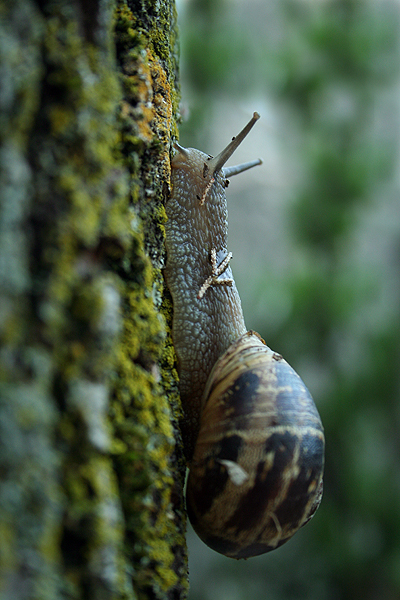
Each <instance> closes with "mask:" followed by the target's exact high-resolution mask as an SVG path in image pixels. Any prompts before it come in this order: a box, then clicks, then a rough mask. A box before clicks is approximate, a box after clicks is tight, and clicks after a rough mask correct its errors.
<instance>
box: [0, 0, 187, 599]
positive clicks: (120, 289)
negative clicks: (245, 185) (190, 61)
mask: <svg viewBox="0 0 400 600" xmlns="http://www.w3.org/2000/svg"><path fill="white" fill-rule="evenodd" d="M1 13H2V14H1V24H0V27H1V31H0V55H1V83H0V107H1V108H0V110H1V134H0V135H1V140H0V141H1V148H0V180H1V181H0V189H1V191H0V194H1V196H0V283H1V288H0V336H1V349H0V473H1V475H0V476H1V486H0V598H1V600H20V599H21V600H22V599H31V598H32V599H37V600H47V599H48V600H58V599H61V598H63V599H66V598H71V599H72V598H73V599H75V598H82V599H83V598H85V599H86V598H87V599H90V600H97V599H101V600H103V599H104V600H106V599H111V598H112V599H120V598H121V599H122V598H123V599H124V600H129V599H133V598H143V599H147V598H152V599H153V598H157V599H159V598H160V599H161V598H163V599H164V598H177V599H181V598H185V597H186V590H187V560H186V547H185V541H184V529H185V517H184V512H183V504H182V483H183V475H184V462H183V458H182V452H181V446H180V437H179V430H178V428H177V418H178V416H179V403H178V394H177V391H176V390H177V386H176V375H175V373H176V372H175V370H174V354H173V350H172V345H171V342H170V338H169V333H168V332H169V321H170V314H171V304H170V301H169V299H168V298H167V297H165V295H164V291H163V289H164V288H163V277H162V267H163V262H164V246H163V239H164V232H163V223H164V221H165V212H164V206H163V205H164V202H165V199H166V196H167V194H168V191H169V175H170V170H169V169H170V167H169V148H170V140H171V136H172V135H173V134H174V133H176V123H175V117H176V114H177V103H178V99H179V98H178V95H179V94H178V83H177V51H176V24H175V9H174V3H173V0H166V1H164V2H159V3H155V2H151V1H150V0H141V1H138V0H116V2H109V1H107V0H75V1H71V0H36V2H35V1H34V0H7V1H5V2H4V3H3V8H2V11H1ZM167 392H168V398H169V402H168V401H167ZM177 440H178V443H176V441H177Z"/></svg>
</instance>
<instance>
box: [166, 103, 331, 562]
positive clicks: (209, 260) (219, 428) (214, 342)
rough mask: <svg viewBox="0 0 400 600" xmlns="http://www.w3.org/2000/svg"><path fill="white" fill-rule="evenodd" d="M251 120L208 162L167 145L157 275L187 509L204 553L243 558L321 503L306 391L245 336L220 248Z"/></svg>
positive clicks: (273, 544) (319, 460) (320, 439)
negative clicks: (161, 278)
mask: <svg viewBox="0 0 400 600" xmlns="http://www.w3.org/2000/svg"><path fill="white" fill-rule="evenodd" d="M258 119H259V115H258V114H257V113H254V115H253V118H252V119H251V120H250V121H249V123H248V124H247V125H246V126H245V127H244V128H243V130H242V131H241V132H240V133H239V134H238V135H237V136H236V137H234V138H233V139H232V141H231V142H230V143H229V144H228V146H227V147H226V148H225V149H224V150H223V151H222V152H221V153H220V154H218V156H216V157H215V158H213V157H212V156H209V155H207V154H204V153H203V152H201V151H199V150H195V149H193V148H183V147H182V146H180V145H179V144H175V145H174V147H175V150H176V154H175V156H174V157H173V159H172V163H171V165H172V195H171V198H170V199H169V200H168V202H167V204H166V212H167V217H168V219H167V223H166V251H167V262H166V268H165V278H166V282H167V285H168V288H169V290H170V292H171V296H172V300H173V305H174V315H173V326H172V335H173V341H174V346H175V350H176V354H177V358H178V370H179V378H180V394H181V400H182V406H183V413H184V418H183V421H182V437H183V442H184V447H185V454H186V458H187V460H188V463H189V476H188V480H187V489H186V503H187V511H188V515H189V518H190V521H191V523H192V525H193V528H194V530H195V531H196V532H197V534H198V535H199V537H200V538H201V539H202V540H203V541H204V542H205V543H206V544H207V545H208V546H210V547H211V548H212V549H214V550H216V551H217V552H220V553H221V554H224V555H226V556H230V557H233V558H248V557H250V556H257V555H259V554H263V553H265V552H268V551H270V550H273V549H274V548H277V547H279V546H281V545H282V544H283V543H285V542H286V541H287V540H288V539H290V538H291V537H292V535H293V534H294V533H295V532H296V531H297V530H298V529H299V528H300V527H302V526H303V525H304V524H305V523H307V522H308V521H309V520H310V519H311V517H312V516H313V514H314V513H315V511H316V510H317V508H318V506H319V504H320V501H321V496H322V485H323V484H322V475H323V467H324V443H325V442H324V433H323V426H322V423H321V420H320V417H319V414H318V411H317V408H316V406H315V404H314V402H313V400H312V397H311V395H310V393H309V391H308V390H307V388H306V386H305V385H304V383H303V382H302V380H301V379H300V377H299V376H298V375H297V374H296V372H295V371H294V370H293V369H292V368H291V367H290V366H289V365H288V363H287V362H286V361H285V360H284V359H283V358H282V357H281V356H280V355H279V354H277V353H275V352H273V351H272V350H270V348H268V346H267V345H266V344H265V342H264V340H263V339H262V338H261V337H260V336H259V335H258V334H257V333H255V332H254V331H247V329H246V326H245V322H244V317H243V312H242V308H241V302H240V297H239V294H238V291H237V288H236V285H235V282H234V279H233V275H232V270H231V267H230V260H231V258H232V255H231V253H230V252H228V249H227V202H226V195H225V188H226V187H227V185H228V181H227V178H228V177H230V176H232V175H236V174H238V173H241V172H243V171H244V170H246V169H249V168H251V167H253V166H256V165H258V164H260V163H261V160H260V159H258V160H254V161H251V162H249V163H245V164H243V165H239V166H237V167H228V168H226V167H224V164H225V163H226V162H227V160H228V159H229V158H230V156H231V155H232V154H233V152H234V151H235V150H236V148H237V147H238V146H239V144H240V143H241V142H242V141H243V139H244V138H245V137H246V136H247V134H248V133H249V131H250V130H251V128H252V127H253V126H254V124H255V123H256V121H257V120H258Z"/></svg>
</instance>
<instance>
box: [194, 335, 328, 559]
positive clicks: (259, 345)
mask: <svg viewBox="0 0 400 600" xmlns="http://www.w3.org/2000/svg"><path fill="white" fill-rule="evenodd" d="M323 467H324V433H323V427H322V423H321V420H320V417H319V414H318V411H317V409H316V407H315V404H314V402H313V400H312V398H311V395H310V393H309V392H308V390H307V388H306V387H305V385H304V383H303V382H302V380H301V379H300V377H299V376H298V375H297V374H296V372H295V371H294V370H293V369H292V368H291V367H290V366H289V365H288V363H287V362H286V361H285V360H284V359H283V358H282V357H281V356H280V355H279V354H276V353H275V352H273V351H272V350H270V349H269V348H268V346H266V345H265V342H264V341H263V340H262V339H261V338H260V336H259V335H258V334H257V333H255V332H252V331H250V332H248V333H246V334H244V335H242V336H241V337H240V338H239V339H238V340H237V341H235V342H234V343H233V344H232V345H231V346H230V347H229V348H228V350H227V351H226V352H225V354H223V355H222V356H221V358H220V359H219V360H218V361H217V363H216V364H215V366H214V368H213V370H212V372H211V374H210V377H209V380H208V383H207V386H206V388H205V390H204V395H203V399H202V414H201V424H200V432H199V435H198V439H197V442H196V446H195V450H194V455H193V460H192V462H191V465H190V473H189V478H188V483H187V495H186V498H187V507H188V514H189V518H190V521H191V523H192V525H193V528H194V529H195V531H196V532H197V534H198V535H199V537H200V538H201V539H202V540H203V541H204V542H205V543H206V544H207V545H208V546H210V547H211V548H212V549H213V550H216V551H217V552H220V553H222V554H225V555H226V556H230V557H233V558H248V557H250V556H256V555H258V554H263V553H264V552H268V551H270V550H273V549H274V548H277V547H278V546H281V545H282V544H284V543H285V542H286V541H287V540H289V539H290V538H291V537H292V535H293V534H294V533H295V532H296V531H297V530H298V529H299V528H300V527H302V526H303V525H304V524H305V523H307V521H309V520H310V519H311V517H312V516H313V514H314V513H315V511H316V510H317V508H318V506H319V503H320V501H321V496H322V475H323Z"/></svg>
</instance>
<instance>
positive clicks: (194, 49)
mask: <svg viewBox="0 0 400 600" xmlns="http://www.w3.org/2000/svg"><path fill="white" fill-rule="evenodd" d="M177 5H178V12H179V19H180V35H181V58H182V63H181V64H182V107H181V113H182V119H183V123H182V127H181V143H182V144H183V145H184V146H191V147H195V148H199V149H201V150H203V151H205V152H208V153H210V154H214V155H215V154H217V153H218V152H219V151H220V150H221V149H222V147H223V146H225V145H226V143H228V142H229V140H230V139H231V137H232V136H233V135H235V134H236V133H237V132H238V131H239V130H240V129H241V128H242V126H243V125H244V124H245V123H246V122H247V120H248V119H249V117H250V116H251V114H252V112H253V111H254V110H257V111H258V112H260V114H261V116H262V119H261V120H260V121H259V122H258V123H257V125H256V126H255V128H254V129H253V131H252V133H251V134H250V136H249V138H247V140H246V141H245V142H244V143H243V145H242V147H241V148H240V149H239V150H238V151H237V153H236V154H235V157H234V159H232V160H231V161H230V164H236V163H238V162H241V161H245V160H250V159H252V158H257V157H258V156H262V157H263V159H264V164H263V165H262V166H261V167H257V169H253V170H251V171H249V172H247V173H245V174H243V175H239V176H238V177H237V178H236V177H235V178H233V179H232V182H231V185H230V187H229V190H228V207H229V216H230V218H229V227H230V230H229V250H231V251H232V252H233V256H234V258H233V262H232V268H233V271H234V273H235V278H236V282H237V285H238V288H239V292H240V295H241V298H242V302H243V309H244V314H245V318H246V325H247V327H248V328H252V329H255V330H257V331H258V332H259V333H260V334H261V335H262V336H263V337H264V339H265V340H266V341H267V343H268V345H269V346H271V347H272V348H273V349H274V350H275V351H277V352H280V353H281V354H282V355H283V356H284V357H285V358H286V359H287V360H288V362H289V363H290V364H291V365H292V366H293V367H294V368H295V369H296V370H297V371H298V372H299V373H300V375H301V376H302V378H303V379H304V381H305V382H306V384H307V386H308V387H309V389H310V391H311V393H312V395H313V397H314V399H315V401H316V404H317V406H318V409H319V411H320V414H321V417H322V420H323V423H324V426H325V432H326V440H327V453H326V468H325V491H324V497H323V501H322V504H321V507H320V509H319V511H318V512H317V514H316V516H315V517H314V519H313V520H312V521H311V523H310V524H309V525H307V526H306V527H305V528H304V529H303V530H301V531H300V532H299V533H297V534H296V536H295V537H294V538H293V539H292V540H291V541H289V542H288V543H287V544H286V545H285V546H283V547H282V548H280V549H278V550H277V551H275V552H272V553H270V554H267V555H264V556H262V557H258V558H254V559H250V560H248V561H239V562H236V561H234V560H232V559H228V558H224V557H221V556H219V555H218V554H216V553H214V552H213V551H212V550H209V549H208V548H207V547H206V546H204V545H203V544H202V542H200V541H199V540H198V539H197V538H196V536H195V534H191V535H190V536H189V551H190V580H191V591H190V596H189V598H190V600H225V599H226V600H241V599H246V600H248V598H251V600H258V599H261V598H262V599H264V598H265V599H267V600H292V599H293V600H295V599H296V600H302V599H307V600H314V599H315V600H342V599H343V600H345V599H346V600H347V599H352V600H356V599H358V598H359V599H362V600H393V599H400V435H399V434H400V343H399V340H400V335H399V334H400V331H399V329H400V318H399V317H400V308H399V306H400V303H399V298H400V202H399V183H400V182H399V134H400V97H399V90H400V62H399V33H400V27H399V25H400V19H399V15H400V3H399V2H398V1H394V0H379V1H376V0H374V1H373V0H371V1H368V0H365V1H362V0H359V1H354V0H246V1H244V0H186V1H184V0H181V1H178V2H177Z"/></svg>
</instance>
